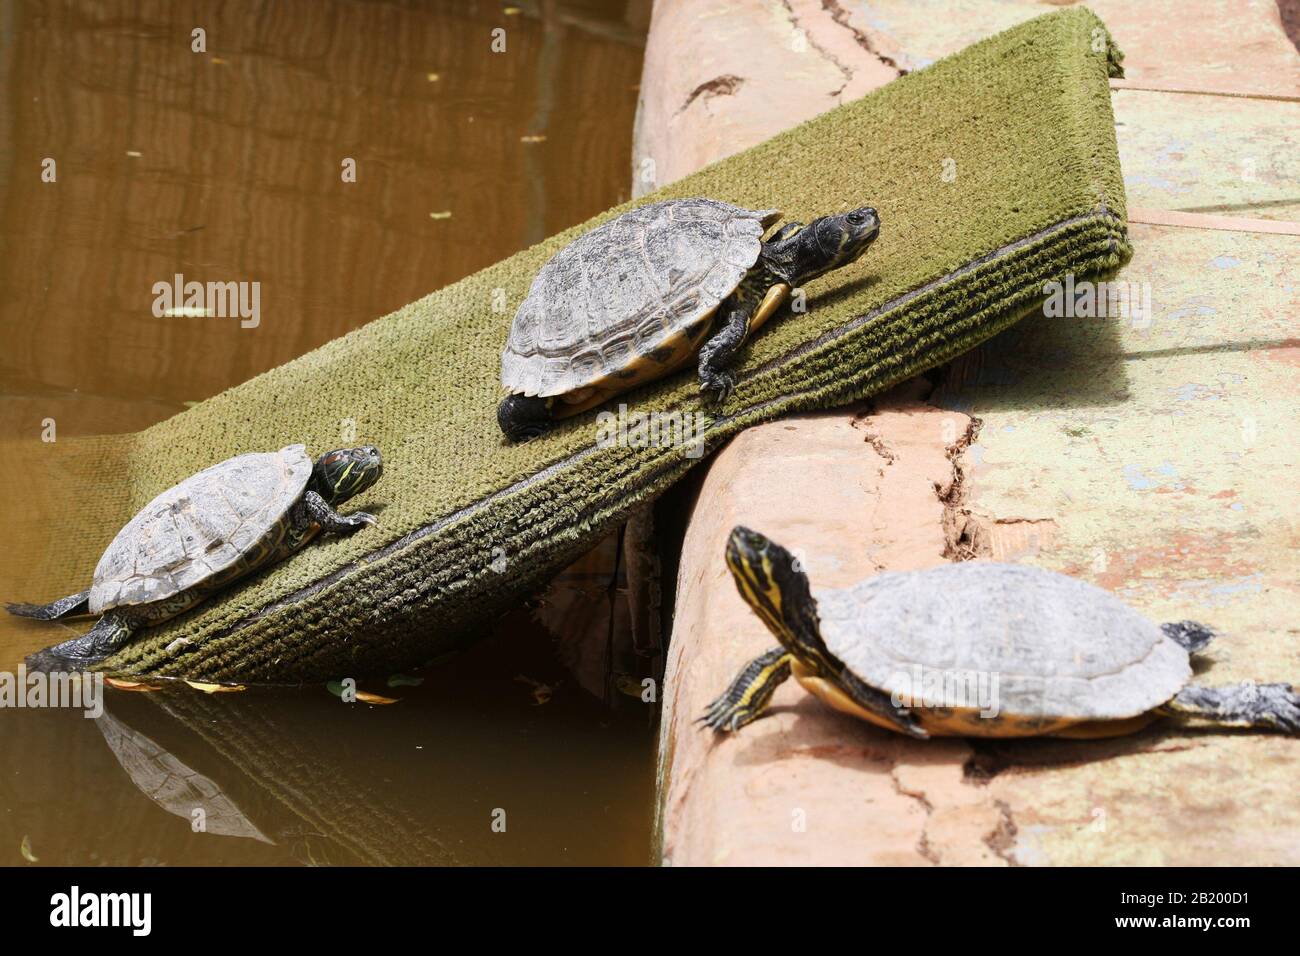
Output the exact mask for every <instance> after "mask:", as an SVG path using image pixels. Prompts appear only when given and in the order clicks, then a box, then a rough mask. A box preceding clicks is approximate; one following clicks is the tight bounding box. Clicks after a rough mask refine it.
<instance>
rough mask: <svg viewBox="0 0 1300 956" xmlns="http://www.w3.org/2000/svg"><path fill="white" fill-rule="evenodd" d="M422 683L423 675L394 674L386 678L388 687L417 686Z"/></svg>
mask: <svg viewBox="0 0 1300 956" xmlns="http://www.w3.org/2000/svg"><path fill="white" fill-rule="evenodd" d="M423 683H424V678H423V677H408V676H407V675H406V674H394V675H393V676H392V677H390V678H388V686H389V687H419V686H420V685H421V684H423Z"/></svg>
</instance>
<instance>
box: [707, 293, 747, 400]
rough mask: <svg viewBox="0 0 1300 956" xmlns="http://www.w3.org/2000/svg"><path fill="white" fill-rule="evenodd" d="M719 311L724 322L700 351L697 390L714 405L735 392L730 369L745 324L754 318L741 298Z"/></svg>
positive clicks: (744, 333) (728, 303)
mask: <svg viewBox="0 0 1300 956" xmlns="http://www.w3.org/2000/svg"><path fill="white" fill-rule="evenodd" d="M721 311H724V314H725V315H726V317H727V319H726V322H725V323H724V324H723V326H722V328H721V329H719V330H718V331H717V333H715V334H714V335H713V336H712V337H711V338H710V339H709V340H708V341H707V342H705V343H704V345H703V346H701V348H700V391H701V392H703V393H704V396H705V398H706V399H707V400H708V401H710V402H712V403H713V404H716V405H721V404H722V403H723V402H725V401H726V400H727V399H728V398H730V397H731V393H732V392H733V391H735V388H736V376H735V375H734V374H732V372H731V368H730V366H731V364H732V363H733V362H734V361H735V359H736V352H737V351H739V350H740V347H741V346H742V345H744V344H745V339H746V338H748V337H749V323H750V320H751V319H752V318H753V316H754V309H753V305H752V303H750V302H748V301H747V300H746V299H745V298H743V297H736V296H733V298H731V299H728V300H727V301H726V302H724V303H723V305H722V310H721Z"/></svg>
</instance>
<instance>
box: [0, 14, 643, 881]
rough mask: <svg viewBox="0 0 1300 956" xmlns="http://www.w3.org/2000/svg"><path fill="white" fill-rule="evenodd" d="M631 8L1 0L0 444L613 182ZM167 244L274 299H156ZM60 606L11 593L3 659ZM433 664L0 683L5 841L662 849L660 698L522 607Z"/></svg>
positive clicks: (257, 858)
mask: <svg viewBox="0 0 1300 956" xmlns="http://www.w3.org/2000/svg"><path fill="white" fill-rule="evenodd" d="M649 9H650V0H605V2H602V0H563V2H561V0H535V2H527V0H515V2H512V3H509V4H502V3H487V2H483V3H474V2H464V0H458V2H451V0H449V2H445V3H438V2H425V3H416V2H408V3H397V2H392V3H383V2H357V0H352V2H344V0H337V2H325V0H276V2H275V3H253V2H247V3H240V2H229V0H227V2H216V0H209V2H196V3H188V4H173V3H169V2H163V0H158V2H152V3H151V2H143V3H142V2H139V0H116V2H108V3H101V2H92V0H65V2H49V3H38V2H0V77H3V81H2V82H3V85H2V87H0V95H2V96H3V103H4V110H3V113H2V114H0V186H2V188H3V190H4V193H3V199H2V202H0V443H3V445H4V447H5V448H6V454H7V455H17V456H19V457H21V456H22V455H23V450H24V448H27V449H35V448H36V447H37V445H36V443H38V442H40V441H41V437H42V432H43V431H48V429H49V428H50V427H51V425H50V423H51V422H52V423H53V427H54V428H55V429H56V433H57V437H58V438H60V439H62V438H65V437H71V436H78V435H93V434H103V433H110V432H129V431H135V430H137V429H140V428H144V427H146V426H148V425H150V424H153V423H154V422H157V421H160V420H161V419H163V418H166V417H168V416H169V415H172V414H175V413H176V412H179V411H181V410H182V409H183V408H184V407H185V405H186V403H188V402H194V401H198V400H202V399H203V398H206V397H208V396H210V395H213V394H215V393H217V392H219V391H221V390H223V389H225V388H228V387H230V386H232V385H235V384H237V383H239V382H242V381H244V380H246V379H248V378H250V377H251V376H253V375H256V374H257V373H259V372H262V371H264V370H266V369H268V368H271V367H273V366H275V365H278V364H280V363H282V362H285V361H287V360H289V359H291V358H294V357H295V356H298V355H301V354H302V353H304V352H306V351H308V350H310V349H312V348H314V347H316V346H318V345H320V344H322V343H324V342H327V341H329V340H330V339H332V338H335V337H337V336H339V335H342V334H344V333H345V332H348V331H350V330H351V329H354V328H356V327H358V326H360V325H362V324H364V323H365V322H367V321H370V320H371V319H373V318H375V317H377V316H380V315H383V314H385V313H387V312H390V311H392V310H394V309H396V308H398V307H400V306H402V305H404V304H405V303H407V302H409V301H411V300H413V299H416V298H418V297H420V296H422V295H424V294H426V293H428V292H430V291H432V290H434V289H437V288H439V287H441V286H443V285H445V284H447V283H449V282H452V281H454V280H456V279H458V278H460V277H462V276H464V275H467V274H469V273H471V272H473V271H475V270H476V269H479V268H481V267H483V266H486V265H488V264H490V263H492V262H495V261H496V260H498V259H500V258H502V257H505V256H507V255H509V254H511V253H513V252H515V251H517V250H518V249H520V248H522V247H524V246H526V245H528V244H530V243H533V242H535V241H537V240H539V239H542V238H543V237H545V236H547V235H550V234H551V233H554V232H556V231H558V230H560V229H562V228H564V227H566V226H569V225H572V224H573V223H575V222H578V221H580V220H582V219H584V218H586V217H588V216H590V215H592V214H594V213H596V212H599V211H600V210H602V209H604V208H606V207H608V206H609V205H612V204H613V203H616V202H618V201H620V200H622V199H625V198H627V195H628V180H629V177H630V166H631V164H630V147H631V129H632V120H633V113H634V110H635V104H636V84H637V82H638V80H639V74H640V65H641V52H642V43H643V37H644V33H645V28H646V23H647V20H648V16H649ZM497 28H501V29H504V30H505V41H506V49H505V52H502V53H496V52H493V50H492V48H491V45H492V40H493V34H492V31H493V30H494V29H497ZM196 29H202V30H203V31H204V35H203V39H204V41H205V47H206V49H205V50H203V51H199V52H195V51H194V50H193V48H192V47H193V45H194V44H195V39H194V33H193V31H195V30H196ZM349 161H351V164H354V168H355V181H345V177H344V175H343V174H344V170H345V167H347V168H352V165H351V164H350V163H349ZM51 179H52V181H47V180H51ZM176 273H181V274H183V275H184V276H185V279H186V280H197V281H200V282H207V281H229V280H237V281H254V280H255V281H258V282H260V283H261V289H262V297H261V302H260V321H259V322H258V324H257V325H256V327H250V328H242V327H241V325H240V322H239V320H238V319H222V318H155V317H154V316H153V314H152V311H151V310H152V306H153V300H154V293H153V291H152V288H153V285H154V283H156V282H159V281H166V280H170V279H171V277H172V276H173V275H175V274H176ZM18 473H19V474H21V473H22V470H21V469H18ZM38 501H39V502H40V504H41V505H42V506H44V505H45V504H46V502H45V500H44V498H42V496H41V495H40V493H39V490H38V489H35V488H32V487H30V486H25V485H24V483H23V482H22V481H21V480H20V481H16V482H10V483H8V485H7V487H6V491H5V494H4V495H3V496H0V527H6V528H13V527H16V528H17V529H18V531H17V532H16V533H11V534H9V535H8V536H7V538H6V542H5V551H6V554H7V555H9V556H10V557H9V559H7V561H6V562H4V563H0V571H2V569H3V568H4V567H6V566H8V567H9V568H11V569H12V568H14V567H15V566H16V565H15V564H14V563H13V562H20V561H22V556H23V555H27V554H37V553H40V552H41V551H42V550H43V549H49V548H63V547H80V546H83V542H79V541H74V542H68V541H53V540H49V539H48V537H47V536H44V535H42V534H41V533H40V526H39V522H33V521H32V520H30V516H31V514H32V513H33V510H34V509H36V508H37V507H38ZM67 507H70V508H75V507H76V503H75V502H68V503H67ZM20 516H21V517H23V518H26V519H28V520H18V519H19V517H20ZM116 530H117V529H116V528H107V529H105V528H88V529H86V531H87V540H88V541H95V542H100V543H103V542H106V541H107V540H109V538H111V536H112V534H113V533H114V532H115V531H116ZM11 573H12V571H11ZM24 586H25V587H27V586H29V585H28V582H26V581H25V582H24ZM11 590H12V588H11V587H10V585H9V584H7V583H6V581H5V575H4V574H3V573H0V597H5V598H9V597H15V596H21V597H25V598H37V597H39V598H42V599H44V598H47V597H50V596H53V595H52V594H49V595H47V594H45V593H41V594H24V595H12V594H11V593H10V591H11ZM56 629H57V628H56ZM63 636H66V635H64V634H57V635H54V636H53V637H51V634H50V629H49V628H48V627H41V626H37V625H33V624H30V623H27V622H21V623H19V622H12V621H4V620H3V619H0V670H13V669H14V668H16V666H17V664H18V662H19V660H20V659H21V658H22V656H23V655H24V654H26V653H29V652H31V651H33V650H35V649H36V648H37V647H39V646H41V645H42V644H45V643H49V642H50V641H51V640H52V639H53V640H58V639H62V637H63ZM420 676H421V677H422V678H423V683H422V684H421V685H419V686H415V685H410V684H398V685H397V686H395V687H386V686H377V687H363V689H364V690H371V691H375V692H378V693H381V694H385V695H388V696H391V697H395V698H400V701H399V702H398V703H396V704H391V705H385V706H376V705H369V704H365V703H356V704H343V703H341V702H340V700H339V699H338V698H337V697H336V696H334V695H333V694H331V692H330V691H329V690H327V689H326V688H324V687H311V688H302V689H298V690H283V689H281V690H265V689H259V690H253V691H248V692H245V693H243V694H223V695H211V696H209V695H203V694H199V693H197V692H190V691H188V689H187V688H180V689H179V690H180V691H184V692H183V693H182V692H176V691H167V692H162V693H130V692H125V691H114V690H112V689H109V690H108V691H107V693H106V704H107V714H106V716H105V717H104V718H101V719H99V720H87V719H84V718H83V717H82V716H81V715H80V714H79V713H76V712H70V711H48V710H47V711H33V710H0V865H24V862H25V857H34V858H36V859H37V860H39V862H40V863H42V864H45V863H54V864H58V863H118V864H137V863H162V864H181V863H185V864H206V863H294V862H304V863H309V862H320V863H478V862H485V863H632V864H636V863H643V862H646V860H647V857H648V852H649V846H648V844H649V828H650V804H651V787H652V781H651V770H652V768H651V760H652V756H651V750H652V739H651V736H650V733H649V730H648V728H647V726H646V722H645V720H644V718H643V717H642V718H637V717H627V716H616V715H612V714H610V713H608V712H607V711H606V710H605V709H604V708H603V707H602V706H601V705H599V704H597V703H596V702H595V701H594V700H592V699H590V698H588V697H586V696H585V695H584V694H583V692H582V691H581V690H579V689H578V688H577V687H576V685H575V684H574V682H573V681H572V680H571V679H569V678H568V677H567V675H566V674H565V673H564V671H563V668H562V667H561V666H560V665H559V664H558V663H557V661H556V659H555V655H554V653H553V652H552V648H551V646H550V643H549V642H548V640H547V639H546V638H544V637H542V636H541V635H540V634H539V633H538V632H537V631H536V629H535V628H534V627H533V626H532V625H530V624H529V623H528V620H527V618H526V615H524V614H522V613H521V614H519V615H517V616H516V618H515V620H513V621H512V622H510V625H509V626H505V627H502V628H501V629H500V630H499V631H498V632H497V633H496V634H493V635H485V641H484V643H483V644H481V645H480V646H479V647H477V648H476V649H475V650H473V651H471V652H469V653H467V654H466V655H464V656H463V657H461V658H459V659H457V660H454V661H451V662H449V663H447V664H444V665H442V666H440V667H438V668H435V669H433V670H431V671H429V672H428V673H425V674H423V675H420ZM538 685H542V686H540V687H539V686H538ZM494 823H495V824H496V826H495V827H494V825H493V824H494ZM503 825H504V827H503ZM503 830H504V832H502V831H503Z"/></svg>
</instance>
